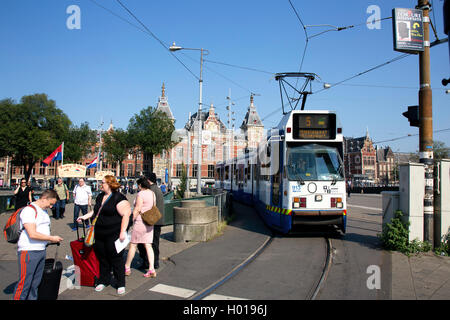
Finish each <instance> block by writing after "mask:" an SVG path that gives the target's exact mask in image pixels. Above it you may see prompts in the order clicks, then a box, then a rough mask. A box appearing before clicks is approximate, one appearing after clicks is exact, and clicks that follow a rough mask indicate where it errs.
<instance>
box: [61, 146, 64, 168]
mask: <svg viewBox="0 0 450 320" xmlns="http://www.w3.org/2000/svg"><path fill="white" fill-rule="evenodd" d="M61 153H62V154H61V165H64V141H63V143H62V151H61Z"/></svg>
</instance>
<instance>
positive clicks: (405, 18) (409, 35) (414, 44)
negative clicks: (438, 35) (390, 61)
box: [392, 8, 424, 53]
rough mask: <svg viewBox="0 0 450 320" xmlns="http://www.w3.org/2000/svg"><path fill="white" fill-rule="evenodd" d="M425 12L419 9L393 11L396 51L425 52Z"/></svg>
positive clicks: (396, 9) (395, 9)
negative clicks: (423, 20)
mask: <svg viewBox="0 0 450 320" xmlns="http://www.w3.org/2000/svg"><path fill="white" fill-rule="evenodd" d="M422 17H423V12H422V10H418V9H404V8H394V9H392V28H393V33H394V34H393V39H394V50H395V51H400V52H405V53H419V52H422V51H423V50H424V41H423V22H422Z"/></svg>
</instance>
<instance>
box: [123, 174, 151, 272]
mask: <svg viewBox="0 0 450 320" xmlns="http://www.w3.org/2000/svg"><path fill="white" fill-rule="evenodd" d="M137 184H138V186H139V190H140V191H139V193H138V194H137V197H136V201H135V205H134V210H133V221H134V223H133V231H132V233H131V244H130V249H129V250H128V256H127V262H126V263H125V275H127V276H129V275H130V274H131V269H130V266H131V262H132V261H133V258H134V255H135V254H136V248H137V245H138V243H143V244H145V249H146V250H147V257H148V265H149V266H150V268H149V269H148V271H147V273H146V274H144V277H146V278H149V277H152V278H154V277H156V272H155V268H154V263H153V260H154V254H153V248H152V242H153V226H149V225H146V224H145V223H144V221H143V220H142V217H141V212H145V211H147V210H150V209H151V208H152V207H153V206H154V205H156V201H155V199H156V197H155V194H154V193H153V191H151V190H150V183H149V182H148V180H147V179H146V178H140V179H138V181H137Z"/></svg>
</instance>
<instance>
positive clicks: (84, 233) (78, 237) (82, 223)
mask: <svg viewBox="0 0 450 320" xmlns="http://www.w3.org/2000/svg"><path fill="white" fill-rule="evenodd" d="M76 224H77V240H80V233H79V232H78V228H79V227H80V226H79V223H78V222H77V223H76ZM81 225H82V226H83V235H84V238H86V227H85V225H84V221H81Z"/></svg>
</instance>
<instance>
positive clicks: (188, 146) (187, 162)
mask: <svg viewBox="0 0 450 320" xmlns="http://www.w3.org/2000/svg"><path fill="white" fill-rule="evenodd" d="M188 123H191V113H190V112H189V118H188ZM194 128H195V127H194ZM194 131H195V130H194ZM187 139H188V140H187V152H186V155H187V161H186V186H187V191H188V192H190V191H191V188H190V184H189V164H190V163H191V151H190V150H191V132H190V131H189V130H187Z"/></svg>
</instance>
